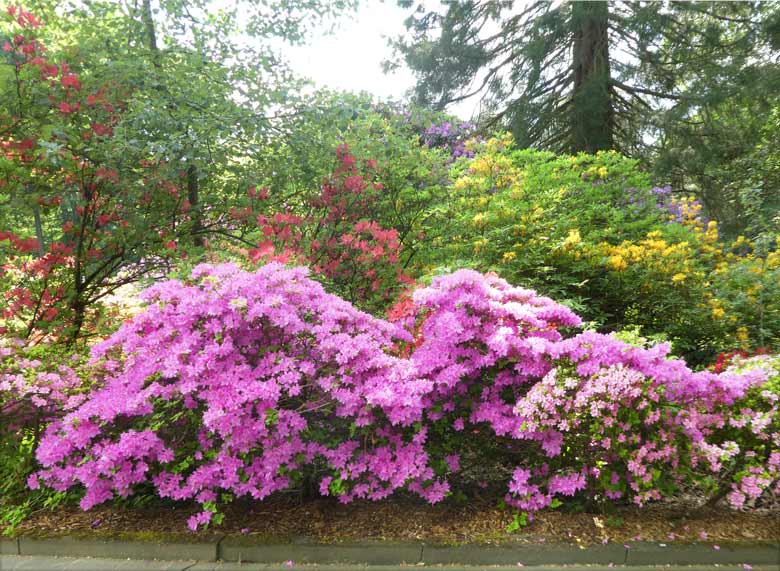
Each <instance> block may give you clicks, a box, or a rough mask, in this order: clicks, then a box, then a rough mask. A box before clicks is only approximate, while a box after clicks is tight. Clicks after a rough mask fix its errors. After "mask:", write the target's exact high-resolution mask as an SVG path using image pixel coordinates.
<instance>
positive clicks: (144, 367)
mask: <svg viewBox="0 0 780 571" xmlns="http://www.w3.org/2000/svg"><path fill="white" fill-rule="evenodd" d="M144 299H145V300H146V301H147V303H148V304H149V306H148V308H147V310H146V311H144V312H143V313H141V314H139V315H138V316H136V317H135V318H134V319H133V320H132V321H131V322H128V323H127V324H125V325H124V326H123V327H122V328H121V329H120V330H119V331H118V332H117V333H116V334H114V335H113V336H112V337H111V338H110V339H108V340H107V341H106V342H104V343H102V344H101V345H98V346H97V347H96V348H95V351H94V356H93V357H94V360H95V361H96V364H99V365H100V367H101V370H103V371H104V374H103V376H102V378H101V379H100V381H99V384H98V387H99V388H96V389H95V390H94V391H93V392H92V393H91V394H90V397H89V399H88V400H87V401H86V402H84V403H83V404H82V405H81V406H79V407H78V408H76V409H75V410H73V411H71V412H69V413H68V414H67V415H66V416H65V417H64V418H63V419H62V420H61V421H59V422H55V423H54V424H52V425H51V426H50V427H49V429H48V430H47V432H46V435H45V437H44V439H43V441H42V443H41V446H40V448H39V450H38V459H39V461H40V462H41V464H42V465H43V470H41V471H40V472H39V473H37V474H36V475H35V476H34V477H32V478H31V480H30V484H31V485H32V486H37V485H40V483H45V484H47V485H50V486H53V487H55V488H56V489H60V490H62V489H67V488H70V487H72V486H74V485H81V486H83V487H84V488H85V489H86V494H85V496H84V499H83V501H82V506H83V507H84V508H85V509H86V508H89V507H91V506H93V505H95V504H97V503H99V502H102V501H105V500H107V499H110V498H111V497H113V496H115V495H119V496H126V495H128V494H131V493H133V489H134V486H136V485H137V484H139V483H142V482H145V483H152V484H153V485H154V486H155V487H156V489H157V493H158V494H159V495H160V496H162V497H170V498H174V499H194V500H196V501H198V502H200V503H201V504H202V505H203V506H204V512H202V513H201V514H200V515H198V516H195V517H194V518H193V520H192V521H191V526H192V527H193V528H194V527H197V526H198V525H202V524H207V523H208V522H209V521H212V518H211V515H212V512H213V511H215V510H216V509H217V508H216V503H217V502H218V501H219V500H220V499H221V498H222V492H228V493H230V494H232V495H235V496H246V495H248V496H251V497H253V498H258V499H259V498H264V497H266V496H268V495H269V494H271V493H273V492H276V491H279V490H282V489H285V488H287V487H289V486H291V485H294V484H295V483H296V482H297V481H299V479H300V478H301V477H302V476H303V475H304V474H308V475H309V476H312V475H313V476H314V477H317V478H318V479H319V484H320V485H319V488H320V492H321V493H322V494H325V495H334V496H337V497H339V498H340V499H341V500H342V501H350V500H352V499H355V498H368V499H374V500H376V499H381V498H384V497H387V496H388V495H390V494H391V493H392V492H393V491H395V490H398V489H401V488H403V489H407V490H409V491H412V492H416V493H418V494H420V495H421V496H423V497H424V498H426V499H427V500H429V501H431V502H435V501H439V500H441V499H442V498H443V497H444V496H445V495H446V494H447V493H448V492H449V489H450V488H449V486H450V484H449V483H448V479H447V476H448V475H449V474H451V473H453V472H456V471H458V470H459V468H460V464H461V453H465V452H464V451H469V452H468V453H469V454H479V453H480V450H482V449H484V450H487V449H490V450H492V451H496V450H498V451H499V452H500V453H501V454H503V455H504V457H505V459H509V461H511V462H513V463H514V466H515V468H514V471H513V474H512V476H511V477H510V478H508V479H507V480H508V481H507V485H508V494H507V501H508V503H509V504H511V505H514V506H516V507H517V508H519V509H523V510H526V511H534V510H538V509H541V508H544V507H546V506H549V505H551V504H554V503H555V502H556V500H558V498H559V497H560V498H564V499H565V498H566V497H570V496H573V495H575V494H588V495H590V496H591V497H593V498H595V499H604V498H606V499H612V500H615V499H618V498H621V497H623V498H627V499H632V500H633V501H635V502H637V503H640V504H641V503H644V502H646V501H648V500H653V499H657V498H660V497H662V496H663V495H665V494H668V493H671V492H673V491H674V488H675V487H676V486H677V485H678V484H679V483H680V481H681V480H682V479H683V478H687V477H689V475H690V474H691V473H692V472H691V469H693V468H695V469H706V470H707V471H708V472H710V473H712V472H715V473H719V472H722V471H724V455H723V453H722V452H718V453H717V456H718V457H717V458H712V460H713V461H712V462H707V461H703V459H704V458H705V457H706V456H707V455H708V454H710V455H712V452H711V451H712V450H714V449H716V448H717V449H718V450H721V451H722V450H725V449H728V450H732V451H733V450H734V447H733V446H732V445H731V444H728V442H727V440H724V438H723V437H722V435H721V433H719V432H718V427H719V426H728V427H729V428H730V430H731V432H732V433H733V434H731V433H730V435H729V439H730V440H739V442H740V444H737V447H738V448H739V450H738V452H735V453H734V454H733V455H732V456H731V457H729V458H726V460H725V462H726V463H729V462H730V464H729V465H730V466H733V465H734V462H736V461H738V460H739V459H741V458H745V457H746V456H747V455H748V454H749V453H751V452H752V453H753V456H752V458H754V459H755V461H754V462H753V465H755V466H758V467H762V466H763V465H766V464H767V463H768V457H766V454H765V453H764V452H762V451H764V450H766V446H765V439H764V436H767V437H769V436H768V435H769V434H770V432H771V429H770V428H768V426H770V425H771V423H772V422H774V420H770V421H769V424H767V426H765V427H764V429H763V431H759V433H756V432H755V431H752V432H751V435H752V436H751V437H750V438H745V437H744V431H745V430H752V429H751V428H746V426H747V425H745V426H742V427H740V426H738V425H739V424H740V421H739V420H738V414H734V413H733V411H734V410H736V409H737V408H738V407H739V406H740V403H741V402H743V401H744V399H745V398H748V397H749V396H750V395H751V394H753V392H755V391H756V390H760V389H761V385H762V384H763V383H764V382H765V380H766V374H765V373H763V372H762V371H761V370H758V369H756V370H753V371H748V372H735V371H728V372H726V373H724V374H721V375H715V374H713V373H710V372H693V371H691V370H690V369H688V368H687V367H686V366H685V364H684V363H683V362H681V361H679V360H673V359H669V358H668V347H665V346H658V347H654V348H651V349H645V348H638V347H632V346H630V345H627V344H625V343H623V342H621V341H619V340H617V339H615V338H613V337H611V336H608V335H602V334H597V333H592V332H586V333H581V334H579V335H574V336H571V337H569V338H564V335H563V333H564V332H565V331H566V329H567V328H573V327H576V326H578V325H579V323H580V320H579V318H578V317H577V316H576V315H575V314H574V313H573V312H571V311H570V310H569V309H567V308H566V307H564V306H562V305H560V304H557V303H555V302H553V301H552V300H550V299H549V298H546V297H542V296H539V295H537V294H536V293H535V292H533V291H530V290H526V289H523V288H517V287H512V286H510V285H509V284H508V283H507V282H505V281H503V280H501V279H499V278H498V277H496V276H491V275H487V276H485V275H482V274H479V273H477V272H472V271H467V270H461V271H458V272H455V273H453V274H451V275H448V276H442V277H440V278H437V279H435V280H434V281H433V283H432V284H431V286H429V287H427V288H423V289H420V290H418V291H417V292H415V293H414V295H413V297H412V299H411V300H407V301H405V302H404V304H403V309H402V310H399V311H395V312H394V314H393V315H394V322H392V323H391V322H388V321H384V320H381V319H378V318H375V317H372V316H370V315H368V314H366V313H362V312H360V311H358V310H356V309H355V308H354V307H353V306H351V305H350V304H349V303H347V302H345V301H343V300H341V299H339V298H337V297H335V296H333V295H329V294H327V293H326V292H325V291H324V290H323V288H322V286H321V285H320V284H318V283H317V282H315V281H313V280H311V279H309V278H308V277H307V274H306V270H304V269H301V268H297V269H286V268H284V267H283V266H281V265H279V264H269V265H267V266H264V267H263V268H261V269H260V270H258V271H257V272H254V273H249V272H245V271H241V270H239V269H238V268H236V267H235V266H232V265H221V266H199V267H198V268H196V269H195V271H194V273H193V279H192V281H191V282H188V283H184V282H179V281H167V282H164V283H161V284H158V285H156V286H154V287H152V288H151V289H149V290H147V291H146V292H145V293H144ZM400 355H403V357H401V356H400ZM751 391H753V392H751ZM765 392H766V391H765ZM771 414H775V415H776V410H775V412H774V413H770V416H771ZM734 423H736V425H737V426H735V425H734ZM751 426H752V425H751ZM735 431H736V432H735ZM730 440H729V441H730ZM751 442H755V443H757V445H756V446H755V448H756V450H752V449H751V448H750V447H751ZM483 444H484V446H483ZM729 447H730V448H729ZM772 461H773V462H774V463H775V464H777V463H778V459H777V458H774V457H773V460H772ZM751 474H753V473H752V472H751ZM753 475H754V476H755V477H754V478H753V479H745V478H742V480H741V482H742V483H741V484H740V486H741V488H740V490H742V491H741V492H740V493H743V494H748V495H750V497H751V498H753V499H755V497H757V495H756V494H759V495H760V493H762V491H763V490H765V489H766V488H767V487H769V486H771V485H772V482H773V481H774V480H775V477H774V476H772V475H771V474H770V475H769V476H766V475H765V474H764V473H763V472H762V473H761V474H758V473H756V474H753ZM734 503H738V502H734Z"/></svg>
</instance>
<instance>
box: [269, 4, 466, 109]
mask: <svg viewBox="0 0 780 571" xmlns="http://www.w3.org/2000/svg"><path fill="white" fill-rule="evenodd" d="M408 14H409V11H408V10H404V9H401V8H399V7H398V5H397V4H396V3H395V1H394V0H388V1H385V2H382V1H380V0H364V1H363V2H361V3H360V7H359V9H358V10H357V12H355V13H350V14H344V16H343V17H342V19H341V20H340V21H339V26H338V29H337V30H336V32H335V33H334V34H332V35H326V34H319V35H316V34H315V35H312V36H311V38H310V40H309V43H308V44H307V45H305V46H294V47H290V46H285V47H284V49H283V56H284V59H285V60H287V61H288V63H289V64H290V67H291V68H292V69H293V70H294V71H295V72H297V73H298V74H300V75H302V76H304V77H308V78H310V79H311V80H312V81H314V83H315V86H317V87H327V88H330V89H334V90H340V91H352V92H356V93H359V92H361V91H366V92H368V93H371V94H372V95H375V96H377V97H379V98H383V99H387V98H392V99H396V100H400V99H403V97H404V95H405V94H406V92H407V91H408V90H409V89H410V88H411V87H412V86H414V83H415V79H414V76H413V74H412V72H411V71H410V70H409V69H407V68H405V67H402V68H401V69H399V70H398V71H397V72H395V73H393V74H385V73H383V71H382V61H383V60H385V59H388V58H389V57H390V56H391V55H392V48H391V47H390V46H389V45H388V38H394V37H397V36H398V35H400V34H402V33H403V32H404V31H405V27H404V20H405V19H406V17H407V16H408ZM476 104H477V102H476V101H467V102H464V104H461V105H459V106H456V107H455V108H453V109H452V110H451V111H450V112H452V113H454V114H455V115H458V116H460V117H462V118H464V119H468V118H470V117H471V115H472V112H473V111H474V107H475V105H476Z"/></svg>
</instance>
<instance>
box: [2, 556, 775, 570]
mask: <svg viewBox="0 0 780 571" xmlns="http://www.w3.org/2000/svg"><path fill="white" fill-rule="evenodd" d="M295 569H299V570H301V571H419V570H420V569H433V570H436V571H480V570H482V569H484V570H486V571H518V569H522V571H615V569H623V570H630V571H745V567H744V566H742V565H691V566H667V565H663V566H638V565H631V566H623V565H615V566H613V567H608V566H603V565H565V566H534V567H522V568H520V567H518V566H512V567H509V566H478V565H473V566H456V565H411V566H397V565H371V566H366V565H296V564H294V563H291V564H287V565H278V564H276V565H270V564H261V563H235V562H225V563H222V562H216V563H214V562H199V561H149V560H131V559H103V558H78V557H43V556H24V555H2V556H0V571H295ZM752 570H753V571H778V567H777V566H775V565H770V566H768V565H756V566H754V567H752Z"/></svg>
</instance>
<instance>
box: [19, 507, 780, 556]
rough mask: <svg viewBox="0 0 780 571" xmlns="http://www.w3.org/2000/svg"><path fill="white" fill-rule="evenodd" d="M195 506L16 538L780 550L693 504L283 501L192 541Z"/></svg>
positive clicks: (228, 520) (754, 515) (57, 521)
mask: <svg viewBox="0 0 780 571" xmlns="http://www.w3.org/2000/svg"><path fill="white" fill-rule="evenodd" d="M196 511H197V508H196V507H181V506H177V507H173V506H171V507H155V508H123V507H116V506H113V507H112V506H103V507H98V508H95V509H92V510H90V511H88V512H84V511H81V510H79V509H78V508H77V507H75V506H74V507H64V508H59V509H57V510H56V511H39V512H38V513H35V514H33V515H32V516H31V517H30V518H29V519H27V520H26V521H25V522H23V523H22V524H21V525H20V526H19V527H18V528H17V530H16V534H18V535H27V536H31V535H32V536H39V537H51V536H64V535H69V536H74V537H93V538H108V537H114V538H126V539H148V540H168V541H171V540H177V541H197V540H198V538H204V537H207V536H213V535H214V534H215V533H219V534H230V535H237V536H245V537H246V539H247V540H251V541H262V542H269V543H270V542H285V541H289V540H290V539H293V538H306V539H309V540H311V541H317V542H326V543H332V542H350V541H360V540H389V541H426V542H430V543H439V544H463V543H477V544H500V543H507V542H528V543H544V542H549V543H575V544H579V545H582V546H586V545H593V544H601V543H607V542H622V543H630V542H631V541H658V542H707V543H712V544H713V545H717V544H718V543H724V544H727V543H729V542H746V541H747V542H764V541H780V524H779V523H778V522H780V512H778V511H777V510H763V511H753V512H737V511H732V510H728V509H724V508H699V507H696V506H694V505H690V506H686V505H683V504H676V505H656V506H650V507H646V508H644V509H638V508H635V507H622V508H614V509H613V510H611V511H610V512H609V513H606V514H605V513H571V512H568V513H567V512H562V511H557V510H555V511H552V510H551V511H546V512H543V513H540V514H537V515H536V517H535V519H534V521H532V522H531V523H530V524H529V525H527V526H525V527H523V528H521V529H520V530H518V531H515V532H513V533H509V532H507V531H506V527H507V525H508V524H509V523H510V522H511V521H512V514H511V513H510V512H509V511H507V510H501V509H499V508H497V507H496V504H495V501H471V502H469V503H467V504H456V503H443V504H440V505H435V506H430V505H427V504H423V503H420V502H418V501H413V500H410V499H404V498H401V499H393V500H391V501H384V502H378V503H374V502H355V503H352V504H347V505H342V504H339V503H338V502H336V501H334V500H331V499H327V498H326V499H316V500H311V501H305V502H302V501H300V500H296V499H294V498H289V497H280V498H272V499H270V500H265V501H263V502H257V503H252V504H242V505H233V506H230V507H229V508H228V509H227V510H226V512H225V521H224V523H223V524H222V525H221V526H218V527H213V528H211V529H209V530H206V531H200V532H197V533H192V532H189V531H188V530H187V527H186V521H187V518H188V517H189V516H190V515H192V514H193V513H195V512H196Z"/></svg>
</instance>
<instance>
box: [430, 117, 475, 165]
mask: <svg viewBox="0 0 780 571" xmlns="http://www.w3.org/2000/svg"><path fill="white" fill-rule="evenodd" d="M473 136H474V124H473V123H470V122H468V121H465V122H462V123H453V122H450V121H444V122H443V123H441V124H440V125H436V124H433V123H432V124H430V125H429V126H428V127H427V128H426V129H425V130H424V131H423V132H422V136H421V139H422V142H423V144H424V145H425V146H427V147H435V148H443V149H447V150H448V151H449V152H450V156H451V157H452V159H453V160H454V159H457V158H459V157H468V158H471V157H473V156H474V152H473V151H469V150H467V149H466V141H467V140H468V139H470V138H471V137H473Z"/></svg>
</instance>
